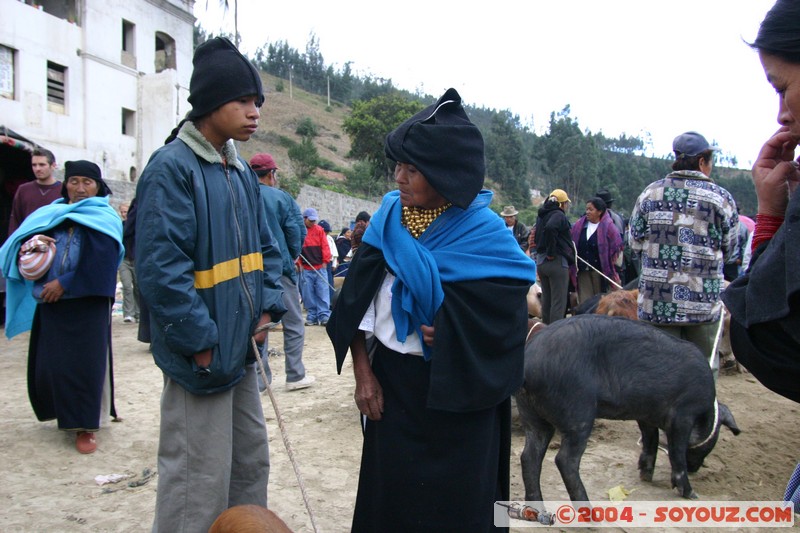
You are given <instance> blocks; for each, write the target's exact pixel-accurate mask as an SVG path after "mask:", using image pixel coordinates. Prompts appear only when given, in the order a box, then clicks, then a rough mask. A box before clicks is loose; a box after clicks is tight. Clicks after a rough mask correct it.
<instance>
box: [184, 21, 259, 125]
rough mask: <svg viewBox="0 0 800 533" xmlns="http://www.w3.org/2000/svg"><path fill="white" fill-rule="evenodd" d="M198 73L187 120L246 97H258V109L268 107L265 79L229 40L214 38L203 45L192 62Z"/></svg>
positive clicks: (194, 76) (194, 74)
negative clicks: (266, 104)
mask: <svg viewBox="0 0 800 533" xmlns="http://www.w3.org/2000/svg"><path fill="white" fill-rule="evenodd" d="M192 64H193V65H194V70H193V71H192V79H191V81H190V82H189V103H190V104H192V110H191V111H190V112H189V114H188V115H187V117H186V118H187V119H189V120H192V119H196V118H200V117H202V116H204V115H207V114H208V113H210V112H212V111H214V110H215V109H217V108H218V107H220V106H222V105H224V104H227V103H228V102H230V101H231V100H236V99H237V98H241V97H242V96H250V95H256V96H257V97H258V99H257V101H256V105H257V106H258V107H261V104H263V103H264V91H263V89H262V87H261V76H259V75H258V71H257V70H256V68H255V67H254V66H253V64H252V63H251V62H250V61H249V60H248V59H247V58H246V57H244V56H243V55H242V54H241V52H239V50H237V49H236V46H234V44H233V43H232V42H230V41H229V40H228V39H226V38H225V37H214V38H213V39H209V40H207V41H206V42H204V43H202V44H200V46H198V47H197V49H196V50H195V51H194V58H193V59H192Z"/></svg>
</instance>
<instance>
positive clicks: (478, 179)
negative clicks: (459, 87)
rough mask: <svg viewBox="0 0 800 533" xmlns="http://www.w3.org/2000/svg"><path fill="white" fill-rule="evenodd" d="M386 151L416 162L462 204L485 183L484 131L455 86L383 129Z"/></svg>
mask: <svg viewBox="0 0 800 533" xmlns="http://www.w3.org/2000/svg"><path fill="white" fill-rule="evenodd" d="M384 152H386V156H387V157H388V158H389V159H391V160H392V161H398V162H401V163H410V164H412V165H414V166H415V167H417V169H419V171H420V172H421V173H422V175H423V176H425V179H426V180H427V181H428V183H429V184H430V185H431V187H433V188H434V189H435V190H436V192H438V193H439V194H440V195H442V196H443V197H444V198H445V199H446V200H448V201H449V202H452V203H453V205H455V206H458V207H460V208H462V209H466V208H467V207H468V206H469V204H471V203H472V200H474V199H475V197H476V196H477V195H478V193H479V192H480V191H481V189H482V188H483V178H484V174H485V173H486V163H485V161H484V153H483V136H481V132H480V131H479V130H478V127H477V126H475V124H473V123H472V122H470V120H469V117H467V114H466V112H465V111H464V107H463V106H462V105H461V96H459V94H458V92H457V91H456V90H455V89H448V90H447V92H445V93H444V95H443V96H442V97H441V98H439V101H438V102H436V103H435V104H433V105H431V106H429V107H427V108H425V109H424V110H422V111H420V112H419V113H417V114H416V115H414V116H413V117H411V118H410V119H408V120H406V121H405V122H403V123H402V124H400V126H398V127H397V129H395V130H394V131H392V132H391V133H390V134H389V135H387V136H386V142H385V144H384Z"/></svg>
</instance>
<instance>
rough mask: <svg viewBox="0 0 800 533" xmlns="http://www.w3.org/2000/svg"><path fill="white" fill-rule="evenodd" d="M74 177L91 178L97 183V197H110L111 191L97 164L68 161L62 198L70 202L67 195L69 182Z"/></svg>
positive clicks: (65, 164) (62, 185)
mask: <svg viewBox="0 0 800 533" xmlns="http://www.w3.org/2000/svg"><path fill="white" fill-rule="evenodd" d="M72 176H83V177H85V178H91V179H93V180H94V181H96V182H97V195H96V196H108V195H109V194H111V189H110V188H109V187H108V185H106V182H105V181H103V176H102V174H101V172H100V167H98V166H97V165H96V164H95V163H92V162H91V161H85V160H80V161H67V162H66V163H64V181H63V183H62V184H61V196H63V197H64V198H66V199H67V200H69V194H67V181H69V178H71V177H72Z"/></svg>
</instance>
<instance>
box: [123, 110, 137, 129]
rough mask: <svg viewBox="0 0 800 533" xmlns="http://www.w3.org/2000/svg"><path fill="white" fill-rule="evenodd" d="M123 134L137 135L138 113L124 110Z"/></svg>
mask: <svg viewBox="0 0 800 533" xmlns="http://www.w3.org/2000/svg"><path fill="white" fill-rule="evenodd" d="M122 134H123V135H130V136H134V135H136V112H135V111H131V110H130V109H125V108H124V107H123V108H122Z"/></svg>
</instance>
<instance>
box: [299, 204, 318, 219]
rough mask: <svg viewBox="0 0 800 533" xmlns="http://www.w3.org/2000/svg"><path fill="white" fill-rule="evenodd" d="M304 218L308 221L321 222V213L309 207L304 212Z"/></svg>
mask: <svg viewBox="0 0 800 533" xmlns="http://www.w3.org/2000/svg"><path fill="white" fill-rule="evenodd" d="M303 218H307V219H308V220H312V221H317V220H319V213H317V210H316V209H314V208H313V207H309V208H308V209H306V210H305V211H303Z"/></svg>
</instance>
